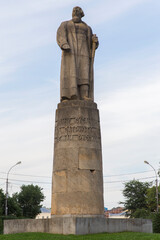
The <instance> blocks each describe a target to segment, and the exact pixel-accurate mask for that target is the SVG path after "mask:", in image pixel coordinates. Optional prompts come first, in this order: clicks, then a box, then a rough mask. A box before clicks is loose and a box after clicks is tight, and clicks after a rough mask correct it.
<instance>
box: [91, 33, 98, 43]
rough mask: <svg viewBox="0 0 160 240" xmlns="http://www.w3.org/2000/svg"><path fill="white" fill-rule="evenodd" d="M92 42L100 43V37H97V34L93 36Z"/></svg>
mask: <svg viewBox="0 0 160 240" xmlns="http://www.w3.org/2000/svg"><path fill="white" fill-rule="evenodd" d="M92 42H94V43H98V37H97V36H96V34H93V36H92Z"/></svg>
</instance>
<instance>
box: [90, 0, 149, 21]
mask: <svg viewBox="0 0 160 240" xmlns="http://www.w3.org/2000/svg"><path fill="white" fill-rule="evenodd" d="M148 1H150V0H130V1H126V0H121V1H119V0H106V1H101V3H100V2H99V1H98V2H97V4H95V5H93V6H92V7H91V9H90V11H89V12H88V18H89V19H91V22H92V24H94V25H97V24H101V23H104V22H106V21H109V20H111V19H113V18H117V17H119V16H120V15H122V14H125V13H127V12H128V11H129V10H130V9H132V8H134V7H136V6H137V5H140V4H142V3H145V2H148ZM95 16H98V17H95Z"/></svg>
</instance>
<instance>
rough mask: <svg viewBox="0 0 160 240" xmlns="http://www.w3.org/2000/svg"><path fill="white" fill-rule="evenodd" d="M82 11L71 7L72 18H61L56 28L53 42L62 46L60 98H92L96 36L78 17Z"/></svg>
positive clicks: (80, 16) (82, 13) (80, 17)
mask: <svg viewBox="0 0 160 240" xmlns="http://www.w3.org/2000/svg"><path fill="white" fill-rule="evenodd" d="M83 16H84V12H83V10H82V9H81V8H80V7H74V8H73V12H72V20H69V21H66V22H62V23H61V25H60V27H59V28H58V31H57V43H58V45H59V46H60V48H61V49H62V62H61V84H60V91H61V101H64V100H75V99H79V100H92V101H94V83H93V78H94V76H93V63H94V55H95V50H96V48H97V47H98V38H97V36H96V35H95V34H94V35H93V34H92V29H91V28H90V27H89V26H88V25H87V24H86V23H85V22H83V21H82V20H81V19H82V17H83Z"/></svg>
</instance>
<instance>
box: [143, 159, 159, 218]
mask: <svg viewBox="0 0 160 240" xmlns="http://www.w3.org/2000/svg"><path fill="white" fill-rule="evenodd" d="M144 163H146V164H148V165H149V166H150V167H151V168H153V170H154V172H155V175H156V200H157V201H156V202H157V213H158V177H157V173H156V170H155V168H154V167H153V166H152V165H151V164H150V163H149V162H147V161H146V160H145V161H144Z"/></svg>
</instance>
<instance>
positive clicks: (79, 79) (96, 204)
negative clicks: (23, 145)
mask: <svg viewBox="0 0 160 240" xmlns="http://www.w3.org/2000/svg"><path fill="white" fill-rule="evenodd" d="M83 16H84V12H83V10H82V9H81V8H80V7H74V8H73V12H72V19H71V20H69V21H65V22H62V23H61V25H60V27H59V28H58V31H57V43H58V45H59V46H60V48H61V49H62V61H61V77H60V95H61V103H59V104H58V109H57V110H56V119H55V135H54V141H55V142H54V161H53V179H52V209H51V214H52V217H55V216H63V217H64V216H69V215H70V216H83V217H88V216H91V217H97V216H100V217H102V216H103V213H104V203H103V175H102V149H101V133H100V121H99V112H98V109H97V104H96V103H94V94H93V92H94V89H93V87H94V84H93V63H94V55H95V50H96V49H97V47H98V44H99V43H98V38H97V36H96V35H94V34H93V33H92V29H91V28H90V27H89V26H88V25H87V24H86V23H85V22H83V21H82V20H81V19H82V17H83Z"/></svg>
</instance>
